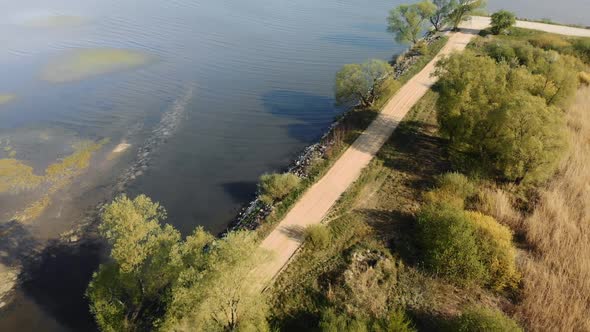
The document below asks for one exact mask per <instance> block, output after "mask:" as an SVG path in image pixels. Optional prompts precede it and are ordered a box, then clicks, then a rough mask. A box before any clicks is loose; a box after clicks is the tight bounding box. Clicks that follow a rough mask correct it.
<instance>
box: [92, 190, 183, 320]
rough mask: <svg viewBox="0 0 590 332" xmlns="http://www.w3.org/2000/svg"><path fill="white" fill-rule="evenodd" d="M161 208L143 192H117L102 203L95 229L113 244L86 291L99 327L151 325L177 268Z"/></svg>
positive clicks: (175, 236)
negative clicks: (132, 194) (130, 194)
mask: <svg viewBox="0 0 590 332" xmlns="http://www.w3.org/2000/svg"><path fill="white" fill-rule="evenodd" d="M165 217H166V212H165V211H164V209H163V208H162V207H160V206H159V205H158V204H157V203H153V202H152V201H151V200H150V199H149V198H147V197H146V196H143V195H142V196H138V197H137V198H135V199H134V200H131V199H129V198H127V197H126V196H121V197H118V198H116V199H115V200H114V201H113V202H112V203H111V204H109V205H107V206H106V207H105V210H104V212H103V214H102V223H101V225H100V226H99V230H100V233H101V234H102V235H103V236H104V237H105V238H106V239H107V241H108V242H109V243H110V244H111V245H112V250H111V259H112V261H111V262H109V263H106V264H103V265H101V267H100V268H99V270H98V272H96V273H95V274H94V276H93V278H92V281H91V283H90V285H89V287H88V291H87V295H88V298H89V299H90V303H91V311H92V313H93V314H94V316H95V317H96V321H97V323H98V325H99V327H100V328H101V329H102V330H103V331H139V330H146V329H150V328H152V327H153V324H154V323H155V322H156V321H157V320H158V318H159V317H161V310H162V308H163V307H165V306H166V301H167V298H168V296H169V290H170V287H171V285H172V283H173V281H174V280H175V279H176V277H177V276H178V273H179V272H180V270H179V266H178V265H177V262H175V261H174V259H172V255H171V253H172V252H174V251H175V250H176V246H177V245H178V243H179V241H180V234H179V233H178V232H177V231H176V230H174V229H173V228H172V227H171V226H169V225H166V226H164V227H162V226H161V225H160V221H161V220H162V219H164V218H165Z"/></svg>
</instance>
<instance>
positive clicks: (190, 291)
mask: <svg viewBox="0 0 590 332" xmlns="http://www.w3.org/2000/svg"><path fill="white" fill-rule="evenodd" d="M207 257H208V261H207V266H206V268H205V269H203V270H201V271H199V270H195V269H189V270H186V271H184V272H183V273H182V274H181V276H180V278H179V283H178V285H177V286H176V287H175V288H174V290H173V292H172V302H171V305H170V308H171V309H170V310H169V312H168V315H167V318H166V321H165V323H164V326H165V327H166V329H171V330H174V331H267V330H268V329H269V327H268V323H267V321H266V315H267V310H268V307H267V304H266V301H265V298H264V295H263V294H262V293H261V292H260V280H259V276H258V275H257V274H256V273H253V272H252V270H253V269H254V268H255V267H256V266H257V264H259V262H260V261H261V260H265V259H269V256H268V254H267V253H265V252H263V251H261V250H260V249H259V248H258V243H257V242H256V237H255V235H254V234H253V233H250V232H236V233H230V234H229V235H228V236H227V237H225V238H223V239H220V240H218V241H215V243H213V244H212V245H210V246H209V248H208V253H207Z"/></svg>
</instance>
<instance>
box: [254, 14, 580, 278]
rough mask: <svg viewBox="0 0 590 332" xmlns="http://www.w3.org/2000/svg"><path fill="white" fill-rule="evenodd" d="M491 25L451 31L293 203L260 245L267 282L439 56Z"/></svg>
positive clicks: (569, 31)
mask: <svg viewBox="0 0 590 332" xmlns="http://www.w3.org/2000/svg"><path fill="white" fill-rule="evenodd" d="M489 23H490V19H489V18H488V17H479V16H476V17H473V18H472V19H471V20H470V21H468V22H465V23H464V24H463V25H462V26H461V31H459V32H455V33H450V34H449V41H448V43H447V44H446V45H445V46H444V48H443V49H442V50H441V51H440V53H439V54H438V55H437V56H436V58H435V59H434V60H432V61H431V62H430V63H428V65H426V67H424V69H422V71H420V73H418V74H417V75H416V76H414V77H413V78H412V79H411V80H410V81H408V82H407V83H406V84H405V85H404V86H403V87H402V88H401V89H400V90H399V91H398V93H397V94H396V95H395V96H393V97H392V99H391V100H390V101H389V102H388V103H387V105H386V106H385V108H384V109H383V110H382V112H381V113H380V114H379V116H378V117H377V118H376V119H375V120H374V121H373V123H372V124H371V125H370V126H369V127H368V128H367V129H366V130H365V131H364V132H363V133H362V134H361V136H360V137H359V138H358V139H357V140H356V141H355V142H354V143H353V144H352V146H351V147H350V148H348V150H346V152H344V154H343V155H342V156H341V157H340V159H338V161H336V163H335V164H334V165H333V166H332V168H331V169H330V170H329V171H328V172H327V173H326V175H324V177H322V178H321V179H320V180H319V181H318V182H317V183H315V184H314V185H313V186H312V187H311V188H309V189H308V190H307V192H306V193H305V194H304V195H303V196H302V197H301V199H300V200H299V201H298V202H297V203H296V204H295V205H294V206H293V208H292V209H291V210H290V211H289V213H288V214H287V215H286V216H285V218H284V219H283V220H282V221H281V222H280V223H279V224H278V225H277V227H276V228H275V229H274V231H273V232H272V233H270V234H269V235H268V236H267V237H266V238H265V239H264V241H263V242H262V244H261V247H262V248H264V249H266V250H269V251H271V252H272V253H273V259H272V260H270V261H266V262H262V263H261V265H260V266H259V267H258V268H257V269H255V270H254V271H253V273H255V274H256V275H257V277H259V278H261V279H262V281H263V284H262V285H264V286H266V285H268V283H269V282H271V281H272V279H273V278H274V277H275V276H276V275H277V274H278V273H279V272H280V271H281V270H282V269H283V268H284V267H285V266H286V265H287V264H288V262H289V260H290V258H291V257H292V256H293V255H294V254H295V253H296V252H297V249H298V248H299V247H300V246H301V243H302V241H303V230H304V229H305V227H307V226H309V225H312V224H319V223H321V221H322V219H323V218H324V216H325V215H326V214H327V213H328V211H329V210H330V208H331V207H332V206H333V205H334V203H335V202H336V201H337V200H338V198H340V196H341V195H342V194H343V193H344V191H346V189H347V188H348V187H349V186H350V185H351V184H352V183H353V182H354V181H356V179H357V178H358V177H359V175H360V174H361V171H362V170H363V168H365V167H366V166H367V165H368V164H369V162H370V161H371V160H372V159H373V157H374V156H375V154H376V153H377V152H378V151H379V149H380V148H381V146H382V145H383V144H384V143H385V142H386V141H387V139H388V138H389V136H390V135H391V134H392V133H393V131H394V130H395V128H396V127H397V125H398V124H399V123H400V121H401V120H402V119H403V118H404V116H405V115H406V113H408V111H409V110H410V109H411V108H412V106H414V104H416V102H418V100H420V98H421V97H422V96H423V95H424V94H425V93H426V92H427V91H428V89H430V87H432V85H433V84H434V83H435V81H436V79H435V77H432V74H433V72H434V69H435V68H434V65H435V63H436V61H438V59H439V58H440V57H442V56H444V55H447V54H449V53H451V52H454V51H462V50H463V49H465V47H466V46H467V44H468V43H469V41H470V40H471V39H472V38H473V37H474V36H475V35H477V33H478V32H479V31H480V30H481V29H484V28H486V27H487V26H488V25H489ZM517 26H518V27H522V28H528V29H536V30H543V31H547V32H553V33H560V34H565V35H571V36H588V37H590V30H585V29H579V28H571V27H563V26H557V25H550V24H542V23H533V22H523V21H519V22H518V23H517Z"/></svg>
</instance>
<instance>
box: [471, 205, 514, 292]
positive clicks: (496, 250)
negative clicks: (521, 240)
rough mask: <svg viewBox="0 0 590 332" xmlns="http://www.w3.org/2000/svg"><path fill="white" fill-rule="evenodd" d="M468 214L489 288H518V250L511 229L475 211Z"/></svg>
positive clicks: (499, 289)
mask: <svg viewBox="0 0 590 332" xmlns="http://www.w3.org/2000/svg"><path fill="white" fill-rule="evenodd" d="M466 213H467V217H468V219H469V222H470V223H471V225H472V226H473V227H474V229H475V235H476V237H477V243H478V246H479V249H480V250H479V255H480V259H481V260H482V262H483V264H484V265H485V266H486V270H487V275H488V282H487V284H488V286H489V287H490V288H492V289H494V290H497V291H501V290H503V289H505V288H514V287H516V286H517V284H518V282H519V280H520V274H519V272H518V271H517V270H516V249H515V248H514V245H513V244H512V232H511V231H510V229H508V227H506V226H503V225H500V224H499V223H498V222H497V221H496V219H494V218H492V217H490V216H486V215H484V214H481V213H479V212H474V211H468V212H466Z"/></svg>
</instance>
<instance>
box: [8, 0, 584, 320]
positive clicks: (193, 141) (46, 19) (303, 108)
mask: <svg viewBox="0 0 590 332" xmlns="http://www.w3.org/2000/svg"><path fill="white" fill-rule="evenodd" d="M4 2H10V3H8V4H6V3H5V4H4V5H3V10H2V11H1V12H0V41H1V42H2V46H3V51H2V52H1V53H0V69H1V72H2V76H0V97H1V96H2V95H9V96H10V97H9V98H7V100H8V101H7V102H5V103H2V104H0V158H16V159H18V160H21V161H22V162H23V163H26V165H29V166H31V167H33V169H34V171H35V173H36V174H42V173H43V171H44V170H45V169H46V168H47V167H48V165H50V164H51V163H54V162H56V160H59V158H63V157H64V156H67V155H69V154H71V153H73V152H74V151H75V150H72V145H73V144H77V143H79V142H80V141H87V140H90V141H93V142H97V141H99V140H101V139H104V138H108V139H109V142H108V143H105V144H104V145H103V146H102V147H101V148H100V149H99V150H98V151H97V152H96V153H95V154H94V157H93V159H92V163H91V164H90V165H88V166H89V167H88V168H87V169H85V170H84V172H81V173H80V174H78V175H76V176H72V178H71V181H70V182H69V185H68V186H63V187H57V188H55V194H54V195H53V196H52V197H51V199H50V204H49V206H47V207H46V209H44V210H43V212H42V213H41V214H40V215H39V216H38V217H37V218H36V219H34V220H32V221H29V222H27V223H25V226H20V224H19V226H18V232H16V231H15V227H16V226H14V227H13V226H11V228H10V232H11V234H13V233H18V238H16V237H15V239H16V240H15V239H12V238H11V239H7V238H2V239H0V241H3V243H0V250H3V251H7V252H10V253H11V254H12V255H14V256H18V255H19V253H20V252H21V251H24V250H26V249H27V247H28V246H33V245H34V244H35V243H37V242H43V243H44V242H45V241H48V240H50V239H51V238H54V237H56V236H57V235H58V234H59V233H61V232H63V231H64V230H66V229H68V228H70V227H72V226H74V225H76V224H77V223H78V222H79V221H80V220H81V219H82V218H84V216H85V211H87V210H92V209H94V207H95V206H96V204H97V203H99V202H101V201H103V200H107V199H109V198H110V195H112V194H113V193H114V192H117V191H118V190H119V189H120V188H123V189H124V191H125V192H127V193H129V194H130V195H136V194H139V193H145V194H147V195H149V196H151V197H152V198H153V199H154V200H157V201H159V202H161V203H162V204H163V205H164V206H165V207H166V208H167V210H168V212H169V222H170V223H172V224H173V225H174V226H176V227H177V228H179V229H180V230H181V231H182V232H183V233H184V234H186V233H188V232H190V231H191V230H192V229H194V228H195V227H196V226H197V225H203V226H204V227H206V228H207V229H208V230H210V231H212V232H215V233H216V232H219V231H221V230H223V229H224V228H225V227H226V225H227V223H228V222H230V221H231V220H232V219H233V218H234V217H235V216H236V213H237V211H238V210H239V208H240V207H241V206H243V204H244V203H246V202H247V201H248V200H250V199H251V198H252V196H253V193H254V191H255V189H256V182H257V179H258V177H259V176H260V175H261V174H263V173H264V172H269V171H280V170H283V169H284V168H285V167H286V166H287V165H288V164H289V162H290V161H291V160H292V159H293V158H294V157H295V156H296V155H297V154H298V152H300V151H301V150H302V149H303V148H304V147H305V146H307V145H309V144H310V143H312V142H314V141H315V140H317V138H319V137H320V136H321V135H322V133H323V132H324V131H325V129H326V128H327V127H328V126H329V125H330V123H331V122H332V120H333V118H334V117H335V116H336V115H338V114H339V113H340V112H342V110H340V109H337V108H335V107H334V106H333V103H334V100H333V98H332V94H333V93H332V86H333V78H334V74H335V73H336V71H337V70H338V69H339V68H340V67H341V66H342V65H343V64H346V63H354V62H361V61H364V60H367V59H369V58H381V59H389V58H391V56H392V55H394V54H397V53H400V52H401V51H403V50H404V49H405V46H403V45H398V44H396V43H395V42H394V41H393V38H391V36H389V35H388V34H387V33H386V32H385V28H386V25H385V17H386V16H387V11H388V10H389V9H390V8H392V7H394V6H395V5H396V4H397V3H402V2H403V1H398V0H394V1H386V0H373V1H370V2H367V1H361V0H324V1H317V0H315V1H314V0H296V1H293V0H290V1H287V0H251V1H236V0H233V1H230V0H192V1H188V0H167V1H162V0H143V1H141V2H139V1H132V0H87V1H75V0H52V1H51V2H48V1H42V0H21V1H8V0H5V1H4ZM543 3H546V4H547V5H543ZM533 4H534V5H533ZM560 4H561V7H560V8H559V10H554V9H552V8H550V6H554V2H553V1H533V0H526V1H525V0H523V1H519V2H515V1H509V0H496V1H494V0H492V1H491V3H490V8H491V9H494V10H495V9H497V8H507V9H511V10H515V11H517V12H518V13H519V15H521V16H530V17H537V18H542V17H550V18H552V19H554V20H557V21H563V22H568V23H582V24H587V25H590V22H588V19H589V18H588V17H586V16H587V15H586V13H588V12H590V8H588V7H589V4H588V2H587V0H564V1H562V2H561V3H560ZM529 13H531V15H529ZM125 52H127V53H125ZM1 100H2V98H0V101H1ZM120 144H121V145H120ZM116 146H119V147H121V146H122V147H127V149H126V150H124V151H122V152H119V153H113V152H112V151H113V149H115V147H116ZM13 151H14V152H13ZM129 175H131V177H130V176H129ZM123 185H124V187H122V186H123ZM0 187H1V186H0ZM44 189H45V190H51V187H50V189H47V188H44ZM37 198H38V197H35V195H33V194H30V195H29V194H27V193H26V192H18V193H5V194H0V217H1V218H2V219H0V223H4V224H6V222H8V221H9V220H11V219H12V216H13V215H15V213H17V212H18V211H21V210H23V209H24V208H26V207H27V204H28V203H26V202H34V201H35V199H37ZM0 225H2V224H0ZM0 230H1V231H2V233H1V234H3V235H2V236H5V234H7V232H5V229H4V228H0ZM23 239H26V241H24V240H23ZM9 240H10V241H9ZM13 240H15V241H14V243H13ZM103 254H104V252H103V251H102V249H101V248H100V247H99V246H95V245H84V246H83V247H82V248H80V247H74V248H72V247H70V246H67V247H63V246H55V247H51V250H46V251H45V252H43V253H42V254H41V258H42V259H41V261H40V262H39V261H35V262H34V263H31V264H32V267H31V268H30V269H31V270H32V275H33V276H38V278H33V279H32V280H31V281H29V282H27V283H25V285H24V287H23V288H22V289H21V290H19V291H18V292H17V295H16V300H15V301H14V302H13V303H12V304H10V305H8V306H7V307H5V308H3V309H0V310H3V311H1V312H0V330H1V331H63V330H89V329H93V325H92V324H91V322H90V318H89V316H88V314H87V307H86V303H85V302H84V300H83V298H82V296H81V294H82V292H83V289H84V287H85V284H86V282H87V280H88V277H89V275H90V273H91V271H92V269H94V268H95V267H96V264H97V262H98V260H99V259H100V256H101V255H103ZM0 262H2V263H3V264H6V265H10V264H12V263H14V262H13V261H11V260H9V259H4V260H3V261H2V260H1V259H0Z"/></svg>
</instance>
